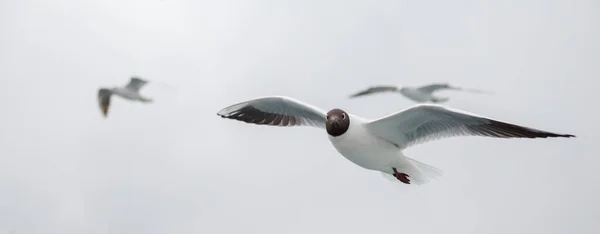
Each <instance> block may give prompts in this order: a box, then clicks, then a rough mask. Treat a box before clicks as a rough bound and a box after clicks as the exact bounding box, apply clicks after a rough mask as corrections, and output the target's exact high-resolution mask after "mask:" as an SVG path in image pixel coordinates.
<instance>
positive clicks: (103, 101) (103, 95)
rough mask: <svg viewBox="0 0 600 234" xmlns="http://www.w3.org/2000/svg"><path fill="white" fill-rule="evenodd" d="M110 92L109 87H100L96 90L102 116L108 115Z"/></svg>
mask: <svg viewBox="0 0 600 234" xmlns="http://www.w3.org/2000/svg"><path fill="white" fill-rule="evenodd" d="M111 95H112V92H111V91H110V90H109V89H105V88H101V89H99V90H98V104H99V105H100V110H102V114H103V115H104V117H106V116H107V115H108V106H109V105H110V96H111Z"/></svg>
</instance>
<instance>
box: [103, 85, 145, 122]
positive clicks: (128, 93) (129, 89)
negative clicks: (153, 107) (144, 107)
mask: <svg viewBox="0 0 600 234" xmlns="http://www.w3.org/2000/svg"><path fill="white" fill-rule="evenodd" d="M147 83H148V81H146V80H142V79H140V78H138V77H131V80H129V83H127V85H125V86H124V87H114V88H100V89H99V90H98V103H99V104H100V109H101V110H102V114H103V115H104V117H105V118H106V117H107V115H108V106H109V105H110V97H111V96H112V95H113V94H114V95H117V96H119V97H122V98H124V99H126V100H130V101H139V102H143V103H150V102H152V99H148V98H145V97H142V96H141V95H140V89H141V88H142V87H144V86H145V85H146V84H147Z"/></svg>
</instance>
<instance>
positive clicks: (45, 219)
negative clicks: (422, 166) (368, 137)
mask: <svg viewBox="0 0 600 234" xmlns="http://www.w3.org/2000/svg"><path fill="white" fill-rule="evenodd" d="M598 4H599V3H598V1H593V0H578V1H558V0H544V1H543V0H508V1H489V0H477V1H475V0H452V1H444V0H431V1H414V0H376V1H364V0H361V1H359V0H302V1H286V0H277V1H276V0H270V1H269V0H223V1H203V0H200V1H192V0H162V1H160V0H111V1H89V0H56V1H45V0H3V1H0V91H1V93H2V98H1V99H0V105H1V106H2V107H3V115H2V117H1V118H0V130H1V131H0V234H3V233H10V232H13V233H14V234H70V233H73V234H81V233H85V234H107V233H110V234H137V233H139V234H167V233H168V234H170V233H177V234H184V233H261V234H263V233H298V234H305V233H345V234H352V233H410V234H421V233H423V234H429V233H436V234H437V233H457V234H465V233H472V234H480V233H492V234H495V233H498V234H505V233H523V234H531V233H540V234H542V233H543V234H563V233H564V234H570V233H577V234H597V233H600V224H599V223H598V220H599V219H600V200H598V197H600V183H598V178H597V177H598V176H597V175H596V172H597V171H598V169H599V167H600V166H599V164H600V160H598V159H597V157H598V155H599V154H598V150H597V147H595V146H596V144H598V143H597V140H598V139H599V137H600V135H599V134H598V133H597V132H598V130H600V129H598V128H599V127H598V126H599V125H598V124H597V121H598V119H600V111H599V109H598V104H597V103H595V102H594V101H597V100H598V97H597V95H596V93H595V91H596V87H594V86H595V85H596V84H597V82H598V81H597V80H598V77H599V76H600V67H599V66H598V61H600V45H599V44H598V42H599V41H600V26H599V25H598V23H599V22H600V12H599V10H600V8H599V7H600V6H599V5H598ZM132 75H138V76H140V77H143V78H145V79H148V80H150V81H151V82H153V83H150V84H149V85H148V86H147V88H144V89H143V90H142V93H143V94H145V95H147V96H149V97H151V98H153V99H155V103H152V104H150V105H144V104H141V103H132V102H127V101H125V100H122V99H119V98H114V99H113V101H112V106H111V109H110V113H109V117H108V118H107V119H104V118H102V115H101V112H100V109H99V108H98V104H97V103H96V94H97V89H98V88H99V87H111V86H117V85H123V84H125V83H127V81H128V80H129V77H130V76H132ZM428 82H449V83H452V84H456V85H459V86H465V87H470V88H478V89H484V90H489V91H492V92H494V93H496V95H478V94H469V93H461V92H450V91H448V92H443V93H441V94H440V95H444V96H448V97H450V98H451V99H450V102H448V103H447V104H448V105H449V106H451V107H454V108H459V109H462V110H466V111H469V112H475V113H478V114H481V115H485V116H489V117H493V118H496V119H500V120H504V121H509V122H513V123H517V124H521V125H525V126H529V127H534V128H540V129H544V130H549V131H555V132H559V133H570V134H575V135H577V138H572V139H539V140H538V139H536V140H520V139H513V140H500V139H492V138H477V137H460V138H451V139H444V140H439V141H434V142H431V143H427V144H423V145H419V146H416V147H413V148H409V149H408V150H407V151H405V153H406V155H408V156H410V157H414V158H415V159H417V160H419V161H422V162H424V163H427V164H430V165H432V166H435V167H437V168H440V169H442V170H443V171H444V172H445V174H444V176H443V177H441V178H439V179H437V180H435V181H433V182H431V183H429V184H426V185H423V186H407V185H404V184H401V183H392V182H390V181H388V180H386V179H385V178H383V177H382V176H381V174H380V173H379V172H374V171H368V170H365V169H363V168H360V167H359V166H357V165H354V164H352V163H351V162H350V161H348V160H346V159H345V158H343V157H342V156H341V155H339V154H338V153H337V151H336V150H335V149H334V148H333V146H332V145H331V143H330V142H329V141H328V140H327V134H326V132H325V131H323V130H319V129H314V128H278V127H267V126H256V125H248V124H244V123H241V122H237V121H231V120H225V119H221V118H219V117H218V116H217V115H216V112H217V111H218V110H220V109H221V108H223V107H226V106H228V105H231V104H234V103H237V102H240V101H245V100H248V99H252V98H256V97H260V96H268V95H285V96H290V97H293V98H296V99H299V100H302V101H304V102H307V103H310V104H313V105H315V106H319V107H321V108H322V109H325V110H329V109H332V108H336V107H337V108H343V109H345V110H347V111H349V112H351V113H354V114H357V115H361V116H363V117H367V118H377V117H380V116H382V115H385V114H389V113H392V112H395V111H398V110H401V109H404V108H407V107H409V106H410V105H413V104H414V103H413V102H411V101H409V100H407V99H405V98H403V97H401V96H400V95H393V94H389V95H384V94H382V95H377V96H372V97H365V98H361V99H353V100H351V99H348V98H347V96H348V95H349V94H351V93H353V92H355V91H357V90H360V89H362V88H365V87H367V86H370V85H376V84H398V85H421V84H426V83H428ZM161 83H165V84H169V85H172V86H174V87H176V89H167V88H165V87H166V86H164V85H161Z"/></svg>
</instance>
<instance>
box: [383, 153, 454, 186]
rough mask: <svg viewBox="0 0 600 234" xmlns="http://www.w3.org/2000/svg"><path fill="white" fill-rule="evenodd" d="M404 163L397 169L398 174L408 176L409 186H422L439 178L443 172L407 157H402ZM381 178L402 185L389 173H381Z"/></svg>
mask: <svg viewBox="0 0 600 234" xmlns="http://www.w3.org/2000/svg"><path fill="white" fill-rule="evenodd" d="M404 158H405V159H406V161H404V162H403V163H402V165H403V166H402V167H400V168H397V169H398V171H399V172H402V173H406V174H408V179H409V180H410V183H411V184H416V185H423V184H426V183H428V182H430V181H432V180H434V179H436V178H438V177H441V176H442V175H443V174H444V172H443V171H442V170H440V169H438V168H435V167H433V166H430V165H427V164H425V163H422V162H419V161H417V160H414V159H412V158H409V157H404ZM382 174H383V176H384V177H385V178H386V179H388V180H391V181H394V182H396V183H402V182H400V181H398V179H396V177H394V176H393V175H391V174H389V173H385V172H382Z"/></svg>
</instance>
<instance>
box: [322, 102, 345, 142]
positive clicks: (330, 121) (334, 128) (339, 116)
mask: <svg viewBox="0 0 600 234" xmlns="http://www.w3.org/2000/svg"><path fill="white" fill-rule="evenodd" d="M349 127H350V116H348V113H346V112H345V111H343V110H340V109H333V110H330V111H329V112H327V121H326V122H325V128H326V129H327V133H329V135H331V136H333V137H337V136H341V135H342V134H344V133H346V131H348V128H349Z"/></svg>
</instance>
